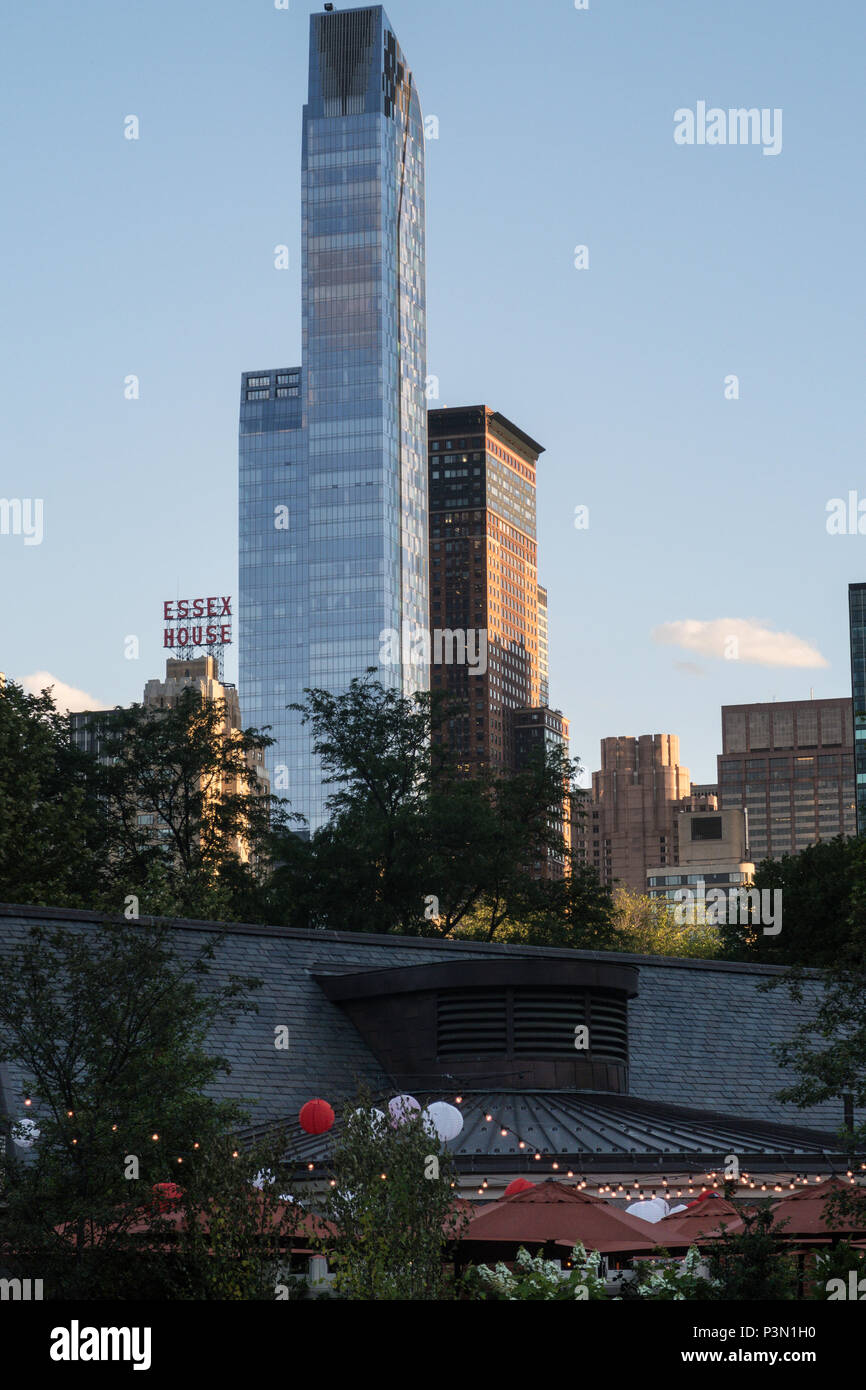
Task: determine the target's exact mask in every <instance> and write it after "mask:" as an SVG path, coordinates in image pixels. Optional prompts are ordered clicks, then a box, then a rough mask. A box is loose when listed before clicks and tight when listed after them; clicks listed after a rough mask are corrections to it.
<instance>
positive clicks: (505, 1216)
mask: <svg viewBox="0 0 866 1390" xmlns="http://www.w3.org/2000/svg"><path fill="white" fill-rule="evenodd" d="M654 1231H655V1228H654V1227H653V1226H650V1225H649V1224H648V1223H647V1222H646V1221H641V1220H639V1218H638V1217H636V1216H629V1215H627V1213H626V1212H624V1211H620V1210H619V1209H618V1208H617V1207H614V1206H611V1205H610V1203H609V1202H605V1201H604V1199H603V1198H601V1197H591V1196H590V1195H589V1193H588V1192H582V1191H580V1189H579V1188H577V1187H569V1186H568V1185H567V1184H566V1183H561V1182H544V1183H540V1184H539V1185H538V1186H537V1187H533V1188H530V1189H529V1190H527V1191H525V1192H517V1193H515V1195H514V1196H513V1197H504V1198H503V1199H502V1201H499V1202H494V1203H493V1204H492V1206H489V1207H487V1208H486V1209H485V1210H484V1211H481V1212H479V1213H478V1215H477V1216H474V1217H473V1218H472V1220H471V1221H470V1222H469V1226H468V1227H467V1229H466V1231H465V1232H464V1234H463V1237H462V1239H463V1241H464V1242H467V1243H468V1244H471V1245H484V1244H487V1243H488V1242H490V1243H491V1244H498V1245H527V1246H529V1245H531V1246H536V1245H548V1244H565V1245H568V1246H573V1245H575V1244H576V1243H577V1242H578V1241H580V1242H581V1244H583V1245H584V1246H585V1247H586V1249H587V1250H598V1251H600V1252H601V1253H606V1252H611V1251H622V1250H652V1249H653V1248H654V1246H655V1245H656V1244H657V1241H656V1240H655V1238H654Z"/></svg>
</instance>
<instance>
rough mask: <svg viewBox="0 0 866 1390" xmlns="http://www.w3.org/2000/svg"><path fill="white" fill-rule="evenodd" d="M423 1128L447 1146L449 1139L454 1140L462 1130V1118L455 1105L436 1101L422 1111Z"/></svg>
mask: <svg viewBox="0 0 866 1390" xmlns="http://www.w3.org/2000/svg"><path fill="white" fill-rule="evenodd" d="M424 1128H425V1129H426V1130H427V1133H428V1134H435V1135H436V1137H437V1139H441V1140H442V1143H443V1144H447V1143H448V1141H449V1140H450V1139H456V1138H457V1136H458V1134H459V1133H460V1131H461V1129H462V1128H463V1116H462V1115H461V1113H460V1111H459V1110H458V1109H457V1106H456V1105H449V1104H448V1102H447V1101H444V1100H436V1101H434V1102H433V1104H432V1105H428V1106H427V1109H426V1110H425V1111H424Z"/></svg>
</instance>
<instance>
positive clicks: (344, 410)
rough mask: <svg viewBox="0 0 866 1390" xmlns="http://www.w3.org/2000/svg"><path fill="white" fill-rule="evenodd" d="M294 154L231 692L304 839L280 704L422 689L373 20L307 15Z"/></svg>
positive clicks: (410, 336)
mask: <svg viewBox="0 0 866 1390" xmlns="http://www.w3.org/2000/svg"><path fill="white" fill-rule="evenodd" d="M302 149H303V152H302V319H303V348H302V365H301V367H300V368H294V369H291V368H286V369H282V370H279V371H278V370H268V371H261V372H246V373H244V376H243V379H242V385H241V440H240V551H241V556H240V563H241V570H240V605H239V613H240V634H239V638H240V690H241V704H242V708H243V709H244V712H245V715H246V716H247V718H248V719H249V720H250V722H252V723H256V724H261V725H270V726H271V727H272V733H273V736H274V737H275V738H276V744H275V746H274V747H273V748H272V749H271V750H270V756H269V772H270V775H271V783H272V788H273V790H274V792H275V793H276V794H281V795H284V796H287V797H288V798H289V800H290V802H291V806H292V810H294V811H300V812H301V813H302V814H303V815H304V816H305V817H306V818H307V822H308V824H309V827H310V829H311V830H314V829H316V828H317V827H318V826H319V825H321V824H322V823H323V821H324V820H325V819H326V811H325V802H326V798H327V794H328V788H327V786H323V784H322V776H321V770H320V768H319V767H318V765H317V762H316V759H315V758H314V756H313V753H312V749H311V742H310V732H309V729H307V728H305V727H303V726H302V725H301V723H300V718H299V716H298V715H297V713H294V712H292V711H289V710H287V709H286V705H287V704H289V703H291V702H293V701H299V700H302V699H303V691H304V689H305V688H307V687H311V686H315V687H323V688H325V689H328V690H330V691H332V692H334V693H340V692H341V691H343V690H345V689H346V687H347V686H348V684H349V682H350V681H351V680H352V678H353V677H355V676H361V675H363V673H364V672H365V671H366V670H367V669H368V668H370V667H377V668H378V673H379V678H380V679H381V680H382V681H383V683H385V684H387V685H389V686H392V687H394V688H397V689H399V690H402V691H403V692H404V693H405V694H410V693H412V692H414V691H416V690H421V689H426V688H427V687H428V685H429V665H428V662H427V659H426V652H425V649H424V646H423V644H421V643H416V642H412V641H409V642H406V641H403V640H397V641H391V642H389V641H388V640H387V638H386V634H390V633H393V634H402V633H403V632H404V631H405V630H406V628H408V630H409V631H410V632H414V631H415V630H417V629H420V628H425V629H426V624H427V605H428V591H427V476H426V457H427V444H426V415H427V412H426V405H427V402H426V372H427V365H426V289H425V232H424V221H425V207H424V131H423V122H422V115H421V107H420V102H419V99H418V93H417V91H416V88H415V84H414V81H413V78H412V73H411V71H410V70H409V68H408V66H407V65H406V62H405V59H404V57H403V53H402V51H401V49H400V46H399V44H398V43H397V39H396V37H395V35H394V31H393V29H392V27H391V24H390V22H389V20H388V17H387V15H386V14H385V11H384V10H383V9H382V8H381V7H380V6H373V7H368V8H363V9H355V10H343V11H334V12H331V13H326V14H318V15H313V16H312V17H311V25H310V65H309V99H308V102H307V105H306V106H305V108H304V122H303V147H302Z"/></svg>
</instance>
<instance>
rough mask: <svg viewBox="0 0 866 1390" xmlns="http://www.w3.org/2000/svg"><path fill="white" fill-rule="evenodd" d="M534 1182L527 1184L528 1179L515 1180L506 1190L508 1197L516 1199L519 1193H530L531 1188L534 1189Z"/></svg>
mask: <svg viewBox="0 0 866 1390" xmlns="http://www.w3.org/2000/svg"><path fill="white" fill-rule="evenodd" d="M534 1186H535V1183H534V1182H527V1180H526V1178H515V1179H514V1182H510V1183H509V1184H508V1186H507V1187H506V1189H505V1196H506V1197H514V1196H516V1195H517V1193H518V1192H528V1191H529V1189H530V1187H534Z"/></svg>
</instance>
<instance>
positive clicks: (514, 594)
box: [428, 405, 567, 773]
mask: <svg viewBox="0 0 866 1390" xmlns="http://www.w3.org/2000/svg"><path fill="white" fill-rule="evenodd" d="M428 435H429V474H428V496H429V512H430V628H431V632H432V633H433V636H434V646H435V634H436V632H437V631H440V632H442V631H446V632H447V631H454V630H457V631H461V632H466V631H468V632H470V633H473V634H479V635H480V634H484V643H485V644H486V661H485V662H483V661H481V660H479V661H477V662H476V663H475V666H474V667H473V666H472V665H470V664H469V663H468V662H457V661H453V660H449V659H448V656H447V651H446V654H445V659H444V660H440V661H437V660H436V656H435V652H434V657H433V661H432V662H431V685H432V687H433V689H434V690H444V691H447V692H448V693H449V694H451V695H452V696H453V697H454V698H455V699H456V700H459V701H460V702H461V703H462V704H463V705H464V707H465V708H464V712H463V713H460V714H457V715H455V716H454V718H453V719H452V720H451V721H450V724H449V727H448V731H447V740H448V743H449V745H450V747H451V748H452V749H453V750H454V751H455V752H456V753H457V755H458V761H459V765H460V767H461V768H462V770H463V771H465V772H467V773H468V772H472V771H474V770H477V769H479V768H480V767H485V766H486V767H489V768H491V769H492V770H493V771H505V770H511V769H513V768H515V767H516V766H517V764H518V734H517V726H516V724H515V718H519V719H520V721H521V723H522V724H524V725H527V724H528V725H531V724H532V720H531V719H528V718H525V717H524V716H525V715H526V712H528V711H541V710H543V709H544V708H545V707H546V704H547V700H548V667H547V661H548V658H547V594H546V592H545V590H544V589H541V588H539V584H538V548H537V543H536V528H535V486H536V465H537V463H538V458H539V455H540V454H542V453H543V452H544V450H543V447H542V445H541V444H539V443H537V442H536V440H534V439H533V438H532V437H531V436H530V435H528V434H526V433H525V431H523V430H522V429H519V428H518V426H517V425H515V424H513V423H512V421H511V420H508V419H506V417H505V416H504V415H501V414H500V413H499V412H498V411H496V410H491V409H490V408H489V407H488V406H481V405H479V406H471V407H460V408H457V409H449V410H431V411H430V413H429V416H428ZM472 642H473V644H474V650H475V651H476V652H477V651H478V650H479V642H478V638H477V637H473V639H472ZM470 649H472V648H471V647H470ZM558 720H559V727H560V733H561V732H562V729H563V727H564V730H565V737H566V739H567V724H566V723H565V721H564V720H562V717H561V715H558ZM548 722H549V721H545V724H547V723H548ZM555 723H556V720H554V721H553V724H555ZM553 724H551V727H550V728H549V729H548V734H552V732H553Z"/></svg>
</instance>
